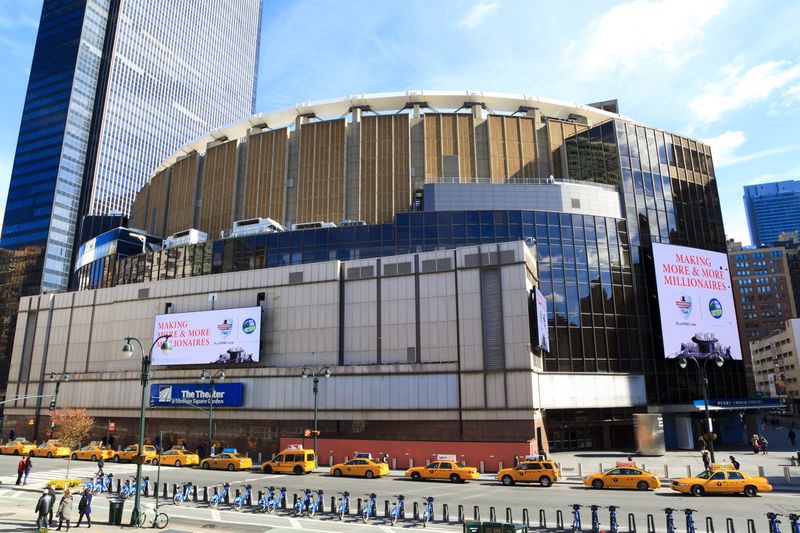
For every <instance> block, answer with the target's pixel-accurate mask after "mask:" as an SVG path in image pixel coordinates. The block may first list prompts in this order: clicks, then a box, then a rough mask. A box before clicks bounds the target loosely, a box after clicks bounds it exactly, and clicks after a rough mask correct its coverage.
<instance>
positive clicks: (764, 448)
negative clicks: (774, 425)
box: [758, 435, 769, 455]
mask: <svg viewBox="0 0 800 533" xmlns="http://www.w3.org/2000/svg"><path fill="white" fill-rule="evenodd" d="M768 445H769V442H768V441H767V438H766V437H765V436H763V435H762V436H761V438H759V439H758V447H759V448H760V449H761V453H762V454H763V455H767V446H768Z"/></svg>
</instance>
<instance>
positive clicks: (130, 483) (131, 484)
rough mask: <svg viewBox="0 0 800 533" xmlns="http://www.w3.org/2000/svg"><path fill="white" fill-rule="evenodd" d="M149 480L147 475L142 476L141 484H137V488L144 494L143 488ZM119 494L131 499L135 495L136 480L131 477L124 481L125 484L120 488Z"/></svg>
mask: <svg viewBox="0 0 800 533" xmlns="http://www.w3.org/2000/svg"><path fill="white" fill-rule="evenodd" d="M149 481H150V478H149V477H144V478H142V484H141V485H140V486H139V490H140V491H141V492H142V493H143V494H144V488H145V487H146V486H147V483H148V482H149ZM119 495H120V496H121V497H122V498H125V499H128V500H129V499H131V498H133V497H134V496H135V495H136V481H135V480H133V479H129V480H127V481H125V485H123V487H122V488H121V489H120V491H119Z"/></svg>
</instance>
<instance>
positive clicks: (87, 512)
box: [76, 489, 92, 527]
mask: <svg viewBox="0 0 800 533" xmlns="http://www.w3.org/2000/svg"><path fill="white" fill-rule="evenodd" d="M84 516H85V517H86V522H88V524H89V527H92V493H91V492H89V489H84V491H83V496H81V501H80V502H78V523H77V525H76V527H81V520H83V517H84Z"/></svg>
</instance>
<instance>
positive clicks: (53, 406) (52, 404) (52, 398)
mask: <svg viewBox="0 0 800 533" xmlns="http://www.w3.org/2000/svg"><path fill="white" fill-rule="evenodd" d="M50 410H51V411H55V410H56V397H55V396H50Z"/></svg>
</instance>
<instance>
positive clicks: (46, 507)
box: [36, 489, 53, 530]
mask: <svg viewBox="0 0 800 533" xmlns="http://www.w3.org/2000/svg"><path fill="white" fill-rule="evenodd" d="M52 506H53V498H52V497H51V496H50V493H49V492H48V491H47V489H44V491H42V495H41V496H39V501H37V502H36V512H37V513H38V516H37V517H36V526H37V527H39V528H44V529H45V530H46V529H47V515H48V514H50V508H51V507H52Z"/></svg>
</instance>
